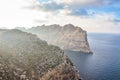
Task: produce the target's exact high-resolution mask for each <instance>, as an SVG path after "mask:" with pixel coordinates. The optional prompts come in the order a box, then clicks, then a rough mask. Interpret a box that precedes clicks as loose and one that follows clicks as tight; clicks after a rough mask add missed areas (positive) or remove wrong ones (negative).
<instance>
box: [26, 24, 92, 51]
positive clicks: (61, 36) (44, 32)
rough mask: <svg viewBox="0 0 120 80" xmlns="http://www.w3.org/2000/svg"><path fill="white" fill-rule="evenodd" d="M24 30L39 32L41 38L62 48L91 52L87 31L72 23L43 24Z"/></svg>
mask: <svg viewBox="0 0 120 80" xmlns="http://www.w3.org/2000/svg"><path fill="white" fill-rule="evenodd" d="M24 31H27V32H30V33H33V34H37V36H39V38H41V39H43V40H46V41H47V42H48V43H49V44H53V45H56V46H59V47H60V48H62V49H67V50H73V51H82V52H87V53H90V52H91V50H90V47H89V44H88V41H87V33H86V31H84V30H82V29H81V28H80V27H75V26H74V25H72V24H67V25H64V26H60V25H57V24H54V25H50V26H45V25H42V26H37V27H33V28H30V29H28V30H24Z"/></svg>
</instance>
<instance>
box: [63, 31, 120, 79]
mask: <svg viewBox="0 0 120 80" xmlns="http://www.w3.org/2000/svg"><path fill="white" fill-rule="evenodd" d="M88 41H89V45H90V48H91V49H92V51H93V54H84V53H81V52H74V51H65V53H66V54H67V55H68V56H69V58H70V59H71V60H72V62H73V63H74V65H75V66H76V67H77V69H78V70H79V74H80V76H81V77H82V78H83V80H120V34H100V33H89V34H88Z"/></svg>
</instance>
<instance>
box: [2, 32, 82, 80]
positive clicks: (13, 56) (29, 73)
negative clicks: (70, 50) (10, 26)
mask: <svg viewBox="0 0 120 80" xmlns="http://www.w3.org/2000/svg"><path fill="white" fill-rule="evenodd" d="M63 68H64V70H63ZM55 73H57V75H53V74H55ZM51 76H52V77H51ZM66 78H68V79H66ZM79 78H80V77H79V76H78V73H77V72H76V70H75V68H74V66H73V65H72V63H71V61H70V60H69V59H68V58H67V56H65V54H64V52H63V51H62V50H61V49H60V48H59V47H56V46H53V45H48V44H47V42H46V41H43V40H40V39H39V38H38V37H37V36H36V35H33V34H31V33H26V32H22V31H20V30H0V80H56V79H57V80H70V79H72V80H79Z"/></svg>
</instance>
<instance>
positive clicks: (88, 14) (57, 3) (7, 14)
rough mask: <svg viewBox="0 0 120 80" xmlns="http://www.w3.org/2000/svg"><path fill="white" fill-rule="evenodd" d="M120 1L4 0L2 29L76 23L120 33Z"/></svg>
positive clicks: (0, 9)
mask: <svg viewBox="0 0 120 80" xmlns="http://www.w3.org/2000/svg"><path fill="white" fill-rule="evenodd" d="M119 4H120V0H0V28H9V29H11V28H15V27H25V28H30V27H34V26H38V25H43V24H45V25H51V24H60V25H65V24H73V25H75V26H78V27H81V28H83V29H84V30H86V31H88V32H101V33H120V5H119Z"/></svg>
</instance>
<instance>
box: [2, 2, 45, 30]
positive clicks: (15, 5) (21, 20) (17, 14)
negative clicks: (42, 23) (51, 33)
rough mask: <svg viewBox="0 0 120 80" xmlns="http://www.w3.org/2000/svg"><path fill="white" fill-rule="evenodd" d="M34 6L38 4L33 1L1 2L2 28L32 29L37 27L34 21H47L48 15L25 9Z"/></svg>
mask: <svg viewBox="0 0 120 80" xmlns="http://www.w3.org/2000/svg"><path fill="white" fill-rule="evenodd" d="M31 1H32V2H31ZM33 4H36V3H35V2H33V0H26V1H25V0H0V27H7V28H14V27H16V26H26V27H31V26H32V25H37V23H35V21H34V20H36V19H41V20H45V17H46V13H44V12H40V11H36V10H30V9H25V7H27V6H29V5H33Z"/></svg>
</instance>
